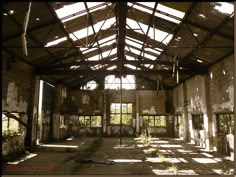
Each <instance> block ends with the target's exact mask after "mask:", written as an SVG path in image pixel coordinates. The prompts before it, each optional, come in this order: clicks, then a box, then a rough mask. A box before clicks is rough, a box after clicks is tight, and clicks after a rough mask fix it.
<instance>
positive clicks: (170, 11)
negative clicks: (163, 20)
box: [157, 3, 185, 19]
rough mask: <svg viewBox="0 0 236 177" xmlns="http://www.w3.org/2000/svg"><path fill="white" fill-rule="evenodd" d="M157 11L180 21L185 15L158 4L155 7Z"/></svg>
mask: <svg viewBox="0 0 236 177" xmlns="http://www.w3.org/2000/svg"><path fill="white" fill-rule="evenodd" d="M157 10H160V11H162V12H165V13H167V14H170V15H174V16H176V17H178V18H180V19H182V18H183V17H184V15H185V13H184V12H181V11H179V10H176V9H173V8H170V7H167V6H164V5H162V4H160V3H159V4H158V5H157Z"/></svg>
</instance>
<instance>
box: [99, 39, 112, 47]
mask: <svg viewBox="0 0 236 177" xmlns="http://www.w3.org/2000/svg"><path fill="white" fill-rule="evenodd" d="M115 42H116V40H115V39H114V40H111V41H109V42H105V43H103V44H100V47H103V46H106V45H111V44H113V43H115Z"/></svg>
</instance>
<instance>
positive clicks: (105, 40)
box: [98, 34, 116, 44]
mask: <svg viewBox="0 0 236 177" xmlns="http://www.w3.org/2000/svg"><path fill="white" fill-rule="evenodd" d="M115 36H116V35H115V34H114V35H112V36H109V37H106V38H103V39H101V40H98V42H99V44H103V43H105V42H107V41H110V40H112V39H115Z"/></svg>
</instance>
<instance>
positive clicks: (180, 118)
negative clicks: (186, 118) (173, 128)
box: [175, 115, 183, 128]
mask: <svg viewBox="0 0 236 177" xmlns="http://www.w3.org/2000/svg"><path fill="white" fill-rule="evenodd" d="M175 117H176V120H177V127H179V128H183V116H182V115H176V116H175Z"/></svg>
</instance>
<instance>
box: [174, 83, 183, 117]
mask: <svg viewBox="0 0 236 177" xmlns="http://www.w3.org/2000/svg"><path fill="white" fill-rule="evenodd" d="M183 90H184V88H183V84H180V85H178V86H177V87H176V88H175V89H174V90H173V106H174V108H175V109H174V111H175V113H182V112H183V111H184V108H183V106H184V91H183Z"/></svg>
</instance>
